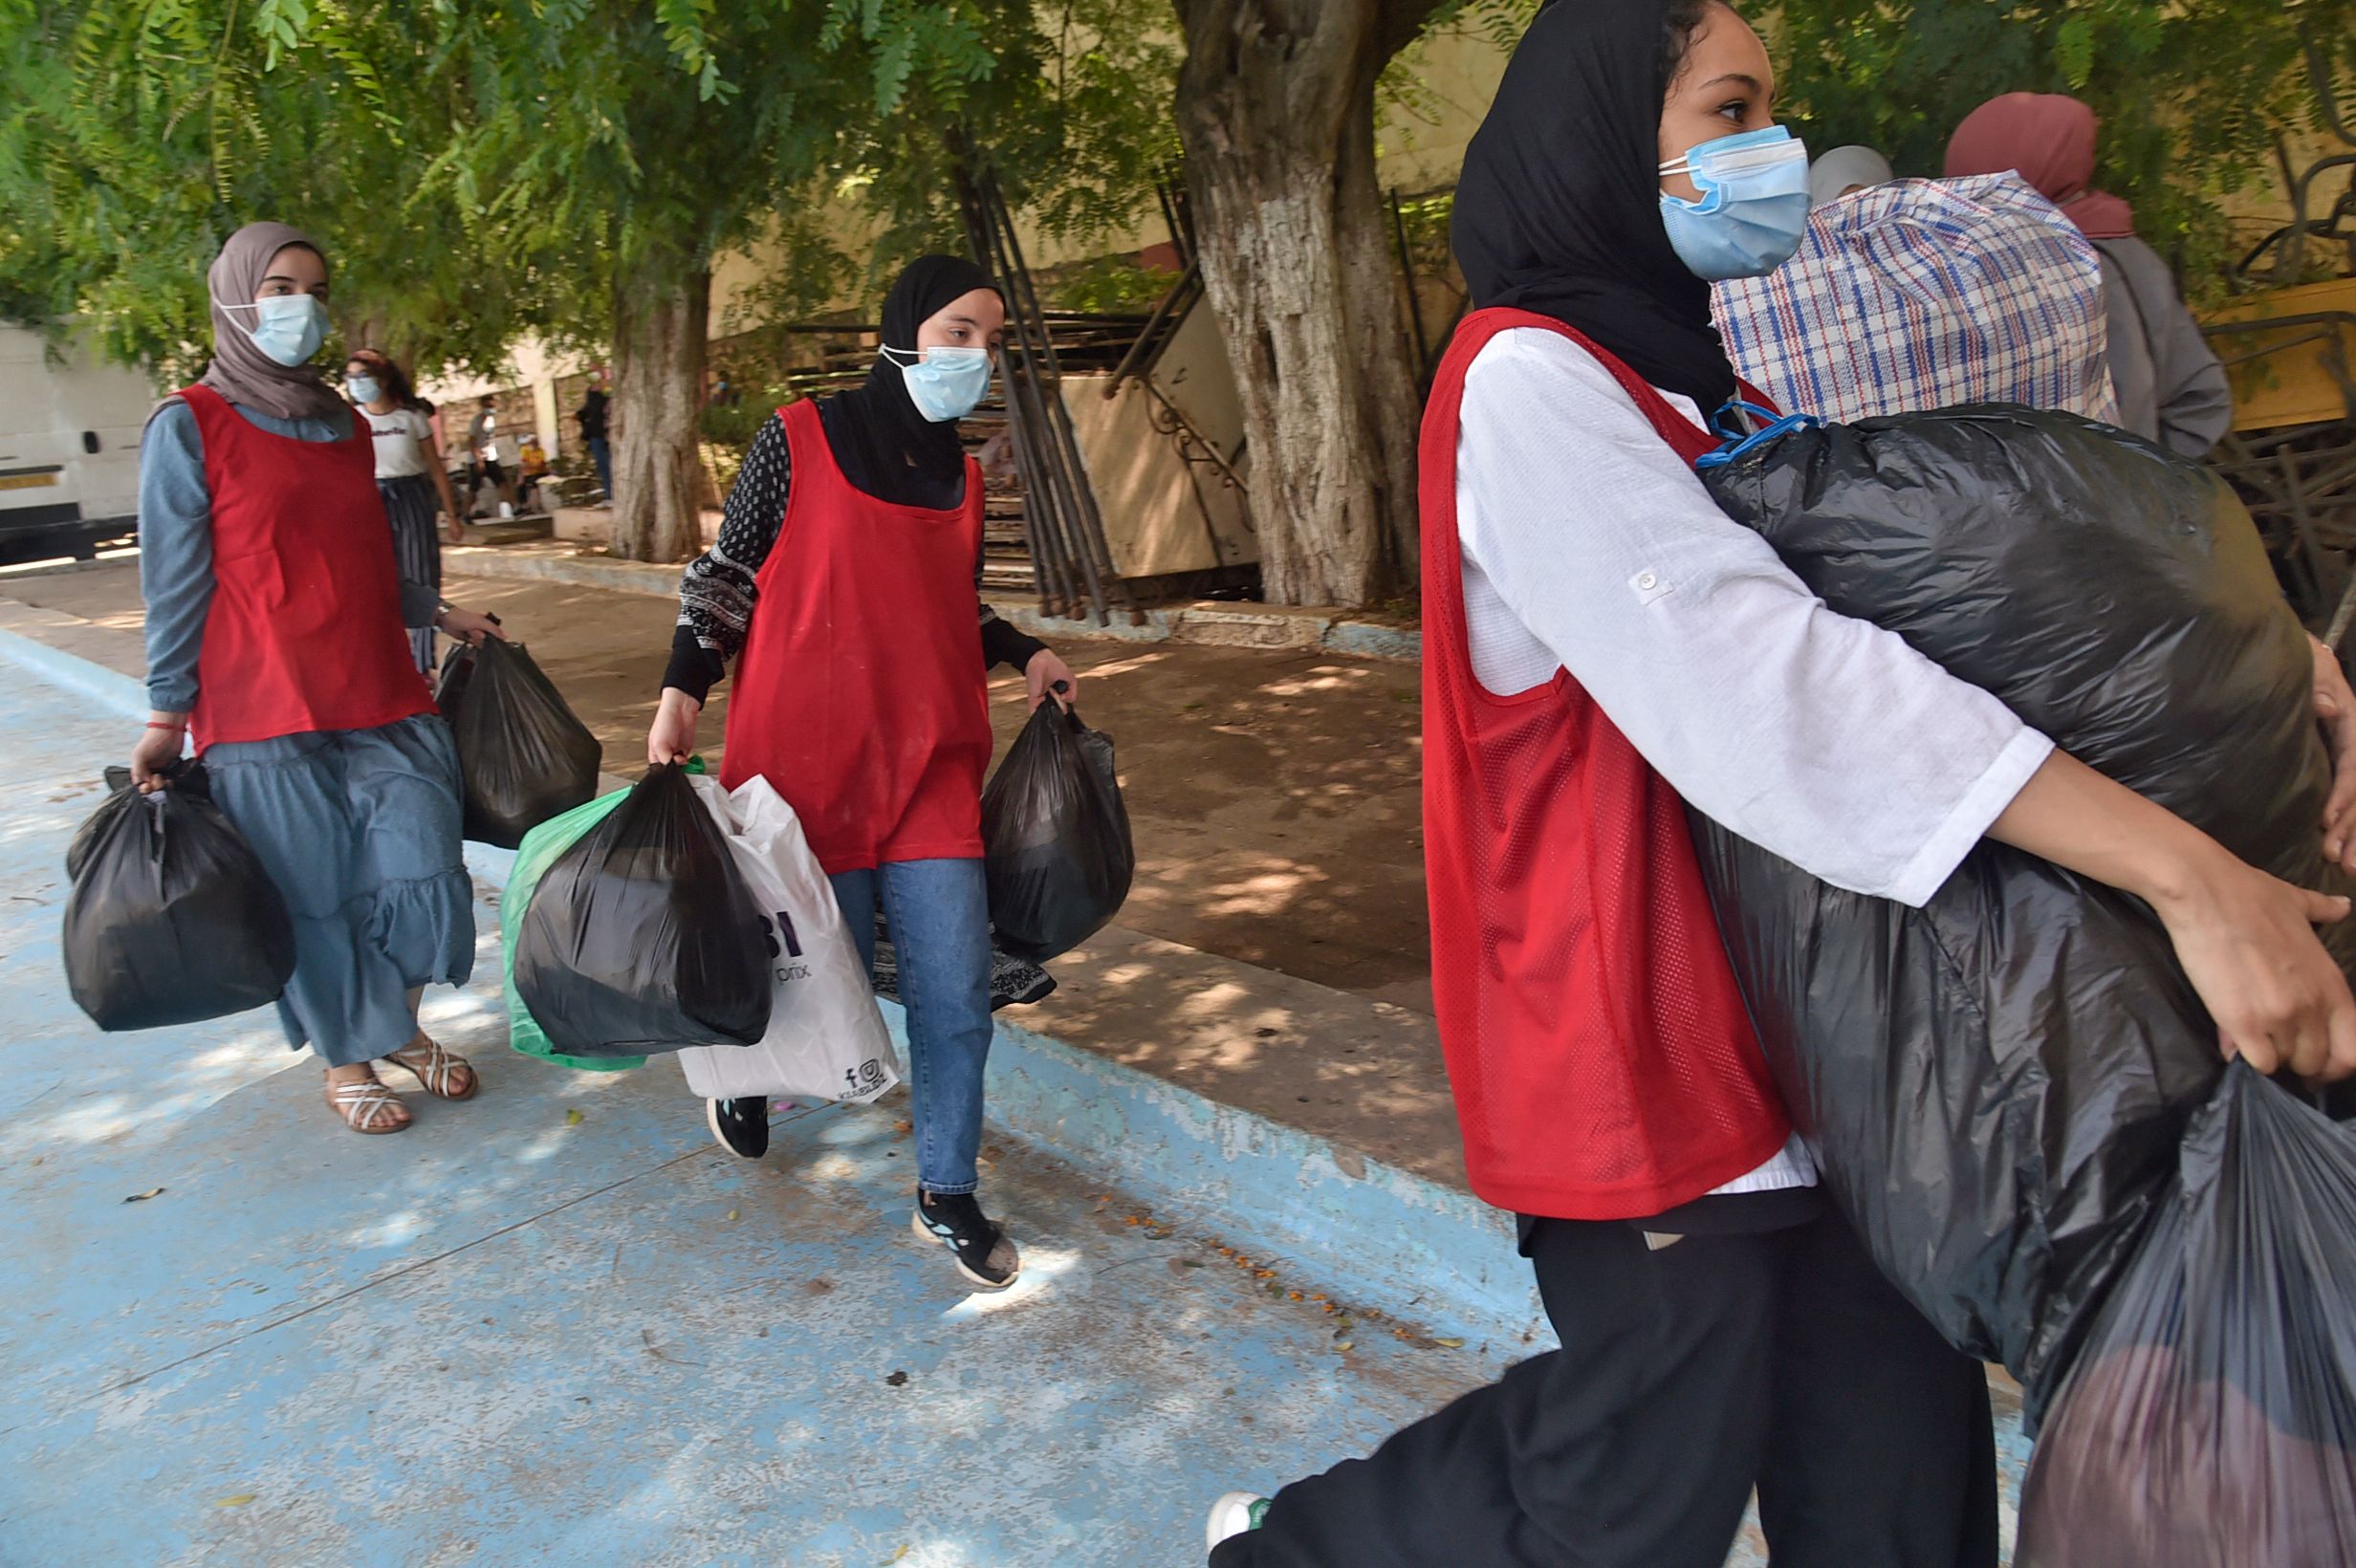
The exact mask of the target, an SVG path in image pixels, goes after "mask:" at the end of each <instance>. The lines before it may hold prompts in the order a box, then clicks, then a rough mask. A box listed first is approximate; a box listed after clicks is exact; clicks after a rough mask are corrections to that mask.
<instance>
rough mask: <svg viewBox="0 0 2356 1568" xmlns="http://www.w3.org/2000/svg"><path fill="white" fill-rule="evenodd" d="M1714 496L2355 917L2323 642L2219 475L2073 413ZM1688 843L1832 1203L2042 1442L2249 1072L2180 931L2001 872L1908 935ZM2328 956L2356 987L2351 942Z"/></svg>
mask: <svg viewBox="0 0 2356 1568" xmlns="http://www.w3.org/2000/svg"><path fill="white" fill-rule="evenodd" d="M1708 478H1709V484H1710V488H1711V490H1712V494H1713V495H1714V496H1715V497H1716V498H1717V500H1718V502H1719V504H1720V505H1721V506H1722V507H1724V508H1725V509H1726V510H1727V512H1729V513H1731V514H1732V515H1733V516H1734V517H1735V518H1736V519H1738V520H1740V521H1742V522H1744V523H1747V524H1749V525H1750V526H1752V527H1753V528H1756V529H1757V530H1758V531H1759V533H1760V534H1763V535H1764V536H1765V537H1766V539H1767V540H1768V542H1769V543H1771V544H1772V545H1774V546H1775V548H1776V551H1777V553H1778V555H1781V556H1782V557H1783V559H1784V560H1785V562H1786V563H1787V564H1789V565H1790V566H1791V567H1792V569H1793V570H1794V571H1795V572H1797V573H1798V574H1799V576H1800V577H1801V578H1802V579H1803V580H1804V581H1805V582H1806V583H1807V584H1808V586H1809V587H1810V588H1812V589H1814V590H1815V591H1816V592H1817V593H1819V594H1820V595H1822V597H1823V598H1824V599H1825V600H1826V602H1827V603H1829V604H1830V605H1831V607H1832V608H1834V609H1835V610H1838V611H1840V612H1842V613H1843V614H1846V615H1851V616H1856V617H1859V618H1862V619H1864V620H1866V621H1875V622H1877V623H1879V624H1881V625H1883V626H1886V627H1888V628H1890V629H1891V630H1894V631H1897V632H1899V633H1901V634H1903V635H1904V636H1905V637H1906V639H1907V640H1908V641H1909V642H1911V643H1912V644H1913V645H1914V646H1915V647H1916V648H1918V649H1920V650H1921V651H1922V652H1923V653H1925V654H1926V655H1928V656H1929V657H1930V658H1931V659H1932V660H1935V661H1936V662H1938V663H1939V664H1943V665H1945V666H1946V667H1947V668H1948V669H1949V670H1951V671H1952V672H1953V673H1954V674H1956V675H1958V676H1960V677H1961V678H1963V679H1964V680H1967V681H1970V682H1973V683H1974V684H1975V685H1978V686H1983V687H1985V688H1987V689H1988V690H1990V691H1993V692H1995V693H1996V695H1997V696H1999V697H2001V698H2003V699H2004V701H2005V702H2006V703H2007V704H2009V705H2010V706H2011V707H2012V708H2013V709H2014V710H2015V711H2016V712H2018V714H2020V716H2021V717H2022V718H2023V719H2025V720H2027V721H2028V722H2029V723H2030V724H2032V725H2034V726H2036V727H2037V728H2039V729H2040V730H2043V731H2044V732H2045V733H2046V734H2048V735H2051V736H2052V737H2053V738H2054V739H2055V740H2056V741H2058V742H2059V743H2060V744H2061V745H2062V747H2064V748H2065V749H2067V750H2068V751H2072V752H2073V753H2075V754H2076V755H2077V756H2079V757H2080V758H2082V759H2083V760H2084V761H2086V762H2088V763H2090V764H2092V765H2093V766H2094V767H2096V768H2098V769H2100V770H2102V771H2103V772H2105V773H2108V774H2110V775H2111V776H2112V777H2114V778H2116V779H2118V780H2120V781H2121V782H2123V783H2125V784H2127V785H2128V786H2129V787H2131V788H2133V789H2136V790H2139V791H2141V792H2143V793H2144V794H2146V795H2150V796H2152V797H2153V798H2155V799H2157V800H2159V801H2161V802H2163V803H2164V804H2166V805H2168V806H2170V807H2171V808H2172V809H2174V810H2175V811H2177V812H2178V813H2180V814H2182V815H2183V816H2184V817H2188V818H2189V819H2191V820H2192V821H2193V822H2195V823H2197V824H2199V825H2200V826H2202V827H2204V828H2206V829H2207V830H2208V831H2210V832H2211V833H2213V834H2214V835H2215V836H2216V837H2217V838H2219V839H2221V840H2222V841H2223V842H2224V843H2225V844H2226V845H2227V846H2228V847H2229V848H2231V849H2233V850H2234V851H2235V852H2236V854H2238V855H2240V856H2242V857H2243V858H2244V859H2245V860H2251V861H2253V862H2254V863H2256V864H2258V865H2261V866H2264V867H2266V868H2267V869H2269V870H2271V871H2273V872H2275V873H2276V874H2277V875H2279V876H2281V877H2283V878H2285V879H2287V880H2289V881H2291V882H2298V883H2301V884H2302V885H2305V886H2309V887H2317V888H2321V889H2323V890H2324V891H2327V892H2345V891H2349V890H2350V887H2349V883H2348V882H2347V880H2346V879H2345V878H2344V877H2342V876H2341V875H2340V874H2338V873H2337V872H2335V871H2330V870H2327V868H2326V867H2325V866H2324V864H2323V857H2322V848H2321V841H2320V839H2321V835H2320V823H2321V820H2322V816H2323V799H2324V796H2325V795H2326V793H2327V790H2328V787H2329V763H2328V760H2327V758H2326V756H2325V754H2324V752H2323V746H2322V743H2321V740H2320V738H2319V736H2318V733H2317V731H2316V729H2315V722H2314V718H2313V712H2312V701H2313V699H2312V682H2313V669H2314V666H2313V662H2312V654H2311V651H2310V647H2309V644H2308V642H2307V641H2306V639H2305V636H2304V634H2303V633H2302V632H2301V628H2300V626H2299V623H2298V621H2297V620H2296V619H2295V618H2294V616H2293V615H2292V613H2291V611H2290V609H2289V608H2288V606H2287V605H2286V604H2285V603H2284V602H2283V599H2282V593H2281V589H2280V587H2279V586H2278V585H2277V583H2276V580H2275V577H2274V574H2273V572H2272V571H2271V569H2270V568H2269V566H2268V563H2267V559H2266V555H2265V552H2264V550H2263V548H2262V547H2261V545H2260V543H2259V541H2258V534H2257V531H2256V530H2255V528H2254V527H2253V526H2252V524H2251V522H2250V519H2249V516H2248V514H2247V513H2246V512H2244V511H2243V509H2242V507H2241V505H2240V503H2239V502H2238V501H2237V500H2236V499H2235V497H2234V495H2233V494H2232V492H2231V491H2230V490H2228V489H2227V488H2226V486H2225V485H2224V483H2223V482H2222V481H2221V480H2219V479H2218V478H2217V477H2216V476H2215V475H2214V473H2212V472H2210V471H2209V470H2208V469H2206V468H2202V467H2200V466H2198V465H2196V464H2192V463H2189V462H2185V461H2183V460H2181V459H2178V458H2175V457H2172V456H2171V455H2170V454H2168V453H2166V452H2164V451H2162V450H2161V449H2160V448H2158V447H2156V446H2151V445H2149V444H2148V443H2146V442H2143V441H2140V440H2138V439H2136V438H2135V437H2133V436H2130V435H2127V434H2126V433H2124V432H2121V431H2117V430H2113V429H2110V428H2108V427H2106V426H2103V425H2093V424H2090V423H2087V422H2085V421H2082V420H2078V419H2075V418H2073V417H2071V416H2069V415H2065V414H2055V413H2040V412H2033V411H2031V410H2028V409H2025V408H2016V407H1967V408H1957V409H1949V410H1945V411H1942V412H1939V413H1934V414H1922V415H1906V416H1899V417H1894V418H1889V419H1878V420H1868V421H1865V422H1863V423H1860V424H1858V425H1847V426H1830V427H1826V428H1824V429H1821V430H1813V431H1797V432H1794V433H1791V434H1788V435H1785V436H1783V437H1782V438H1780V439H1779V440H1778V441H1776V442H1774V443H1772V444H1770V445H1767V446H1764V447H1762V448H1761V449H1759V450H1757V451H1756V452H1753V453H1750V454H1748V455H1745V456H1742V457H1739V458H1737V459H1736V460H1735V461H1734V463H1733V464H1731V465H1729V466H1728V467H1726V468H1721V469H1718V470H1716V471H1715V472H1714V473H1712V474H1710V475H1709V476H1708ZM1695 830H1696V840H1697V842H1698V843H1699V845H1700V846H1701V849H1702V852H1703V860H1704V867H1705V871H1706V873H1707V875H1708V877H1709V879H1710V882H1711V885H1712V894H1713V896H1714V898H1715V899H1716V902H1717V904H1718V914H1719V925H1720V926H1721V928H1722V929H1723V930H1724V932H1725V933H1726V937H1727V943H1728V947H1729V949H1730V951H1731V952H1732V954H1733V956H1734V966H1735V969H1736V971H1737V973H1738V974H1739V975H1740V977H1741V979H1742V982H1743V986H1744V990H1745V992H1746V995H1747V996H1748V998H1749V1001H1750V1003H1751V1008H1752V1013H1753V1016H1754V1018H1755V1020H1756V1023H1757V1025H1758V1029H1759V1034H1760V1036H1761V1038H1762V1040H1763V1041H1764V1043H1765V1045H1766V1047H1767V1052H1768V1055H1769V1057H1770V1060H1771V1061H1772V1063H1773V1065H1774V1069H1775V1074H1776V1078H1777V1081H1778V1086H1779V1087H1780V1088H1781V1090H1782V1093H1783V1096H1784V1099H1785V1101H1786V1102H1787V1103H1788V1104H1789V1106H1790V1107H1791V1109H1792V1113H1793V1115H1794V1117H1795V1118H1796V1119H1797V1121H1798V1122H1799V1123H1800V1128H1801V1130H1802V1132H1803V1133H1804V1134H1805V1135H1806V1136H1807V1137H1808V1138H1809V1139H1810V1140H1811V1141H1812V1143H1814V1144H1815V1146H1816V1148H1817V1149H1818V1151H1819V1154H1820V1157H1821V1164H1822V1167H1823V1171H1824V1179H1825V1182H1826V1184H1827V1187H1828V1189H1829V1190H1830V1191H1831V1193H1832V1194H1833V1196H1834V1198H1835V1199H1836V1200H1837V1201H1838V1202H1839V1204H1840V1205H1841V1207H1842V1209H1843V1211H1844V1212H1845V1213H1846V1214H1847V1215H1848V1217H1849V1218H1850V1219H1851V1221H1852V1222H1854V1224H1855V1225H1856V1227H1857V1230H1858V1232H1859V1234H1860V1235H1861V1236H1862V1237H1863V1238H1864V1239H1865V1244H1866V1246H1867V1247H1868V1248H1869V1249H1870V1250H1871V1252H1872V1253H1873V1255H1874V1257H1875V1259H1876V1260H1877V1261H1878V1262H1879V1263H1880V1264H1881V1266H1882V1268H1883V1271H1884V1272H1885V1273H1886V1274H1888V1275H1889V1277H1890V1278H1891V1279H1892V1280H1894V1281H1895V1282H1896V1283H1897V1284H1898V1285H1899V1287H1900V1288H1901V1289H1902V1290H1904V1291H1905V1292H1906V1293H1907V1295H1908V1296H1909V1297H1910V1298H1911V1299H1912V1300H1913V1301H1914V1302H1915V1304H1916V1305H1917V1306H1919V1307H1921V1308H1922V1310H1923V1312H1924V1313H1925V1314H1926V1315H1927V1316H1928V1317H1929V1318H1931V1321H1932V1322H1933V1323H1934V1324H1936V1325H1937V1327H1938V1328H1939V1330H1940V1332H1941V1333H1942V1334H1944V1335H1945V1336H1946V1337H1947V1339H1949V1340H1950V1341H1951V1342H1952V1343H1953V1344H1955V1345H1956V1346H1958V1347H1959V1348H1961V1349H1963V1350H1966V1351H1968V1352H1970V1353H1972V1354H1974V1355H1976V1356H1980V1357H1983V1358H1986V1359H1988V1360H1992V1361H2002V1362H2003V1363H2004V1364H2005V1365H2006V1366H2008V1367H2010V1368H2011V1369H2012V1370H2013V1372H2014V1373H2015V1374H2016V1375H2017V1376H2018V1377H2019V1379H2020V1380H2021V1382H2022V1383H2023V1385H2024V1387H2025V1389H2026V1392H2027V1396H2028V1398H2027V1408H2028V1413H2029V1416H2030V1419H2031V1421H2032V1422H2034V1421H2035V1420H2036V1419H2037V1417H2038V1416H2039V1414H2040V1412H2041V1410H2042V1407H2043V1405H2044V1403H2045V1402H2046V1400H2047V1399H2048V1398H2050V1396H2051V1394H2052V1391H2053V1386H2054V1383H2055V1381H2056V1378H2057V1376H2058V1375H2059V1374H2061V1373H2062V1372H2063V1371H2064V1370H2065V1369H2066V1367H2067V1365H2068V1362H2069V1360H2070V1356H2071V1354H2072V1352H2073V1351H2074V1350H2075V1348H2076V1347H2077V1345H2078V1344H2079V1343H2080V1342H2082V1341H2083V1339H2084V1336H2085V1334H2086V1332H2087V1330H2088V1328H2089V1327H2090V1326H2091V1322H2092V1319H2093V1315H2094V1313H2095V1311H2096V1310H2097V1309H2099V1308H2100V1306H2101V1305H2102V1302H2103V1300H2104V1298H2105V1296H2106V1295H2107V1294H2108V1292H2109V1289H2110V1287H2111V1286H2112V1285H2113V1284H2114V1283H2115V1282H2116V1281H2117V1280H2118V1279H2119V1277H2120V1276H2121V1274H2122V1271H2123V1270H2124V1269H2125V1268H2126V1267H2127V1264H2128V1261H2129V1259H2130V1257H2131V1256H2132V1255H2133V1253H2134V1251H2135V1248H2136V1246H2137V1244H2138V1240H2139V1238H2140V1237H2141V1235H2142V1233H2143V1231H2144V1230H2145V1229H2146V1227H2147V1225H2148V1224H2149V1222H2150V1219H2151V1216H2152V1214H2153V1211H2154V1210H2155V1209H2156V1208H2157V1207H2158V1206H2159V1205H2160V1204H2161V1203H2162V1202H2163V1200H2164V1199H2165V1198H2166V1196H2167V1194H2168V1193H2169V1192H2170V1191H2171V1188H2172V1185H2173V1184H2174V1182H2175V1180H2176V1177H2177V1170H2178V1159H2177V1148H2178V1144H2179V1142H2180V1140H2181V1138H2182V1135H2183V1133H2184V1130H2185V1127H2186V1124H2187V1122H2188V1121H2189V1119H2190V1118H2191V1117H2192V1115H2193V1114H2194V1112H2195V1111H2196V1110H2198V1109H2199V1108H2200V1107H2201V1106H2202V1105H2203V1104H2204V1103H2206V1102H2207V1101H2208V1100H2209V1099H2210V1097H2211V1095H2212V1093H2213V1092H2214V1090H2215V1088H2216V1086H2217V1083H2218V1081H2219V1078H2220V1077H2221V1076H2222V1074H2223V1071H2224V1064H2223V1062H2222V1060H2221V1059H2220V1057H2219V1055H2218V1049H2217V1035H2216V1030H2215V1027H2214V1023H2213V1022H2212V1021H2211V1020H2210V1019H2209V1017H2208V1016H2207V1014H2206V1013H2205V1011H2204V1010H2203V1009H2202V1007H2201V1005H2200V1002H2199V1000H2198V998H2197V997H2196V996H2195V994H2194V993H2193V991H2192V986H2191V984H2190V982H2189V981H2188V980H2187V979H2186V978H2185V976H2184V974H2183V971H2182V970H2181V969H2180V968H2179V967H2178V966H2177V964H2176V963H2175V961H2174V958H2173V955H2172V952H2171V947H2170V944H2169V941H2168V938H2167V935H2166V933H2165V931H2164V930H2163V929H2162V928H2161V926H2160V925H2159V923H2158V921H2157V920H2156V918H2155V917H2153V915H2152V914H2151V913H2150V912H2149V909H2147V908H2146V907H2145V906H2144V905H2143V904H2140V903H2138V902H2137V901H2135V900H2132V899H2129V898H2127V897H2125V896H2123V895H2119V894H2116V893H2113V892H2111V891H2110V890H2108V889H2106V888H2102V887H2099V886H2093V885H2090V884H2088V883H2086V882H2083V881H2081V880H2080V879H2078V878H2076V877H2074V876H2072V875H2070V874H2069V873H2067V872H2064V871H2062V870H2061V869H2059V868H2058V867H2055V866H2053V865H2051V864H2049V863H2047V862H2045V861H2043V860H2037V859H2036V858H2034V857H2031V856H2027V855H2023V854H2020V853H2018V852H2016V851H2013V850H2010V849H2007V848H2005V847H2004V846H2002V845H1998V844H1994V843H1983V844H1981V845H1980V846H1979V847H1978V848H1977V849H1975V850H1974V852H1973V853H1972V854H1971V855H1970V856H1969V857H1968V858H1967V859H1966V860H1965V861H1964V863H1963V864H1962V866H1961V867H1960V868H1959V869H1958V870H1957V871H1956V873H1955V874H1954V876H1953V877H1952V878H1951V879H1950V880H1949V882H1948V883H1947V884H1946V885H1945V886H1944V887H1942V888H1941V889H1940V890H1939V892H1938V893H1937V894H1936V895H1935V896H1934V897H1933V898H1932V899H1931V902H1930V904H1929V905H1928V906H1927V907H1925V908H1923V909H1920V910H1913V909H1907V908H1904V907H1901V906H1900V905H1898V904H1891V903H1888V902H1887V901H1883V900H1879V899H1872V898H1865V897H1862V896H1859V895H1857V894H1853V893H1848V892H1844V891H1842V890H1840V889H1837V888H1833V887H1830V886H1827V885H1826V884H1824V883H1822V882H1818V881H1817V880H1816V879H1814V878H1813V877H1810V876H1808V875H1806V874H1805V873H1803V872H1801V871H1800V870H1799V869H1798V868H1797V867H1794V866H1792V865H1791V864H1789V863H1788V862H1786V861H1783V860H1778V859H1777V858H1776V857H1774V856H1772V855H1769V854H1767V853H1766V852H1764V851H1763V850H1760V849H1759V848H1757V847H1756V846H1755V845H1752V844H1749V843H1746V842H1744V841H1743V840H1741V839H1739V838H1735V837H1734V835H1732V834H1729V833H1727V832H1725V831H1724V830H1722V829H1720V828H1718V827H1716V826H1715V825H1714V824H1712V823H1709V822H1707V821H1705V820H1703V819H1701V818H1699V817H1696V818H1695ZM2325 936H2326V941H2327V942H2328V944H2329V945H2330V946H2331V947H2332V948H2333V950H2334V953H2335V956H2337V957H2338V958H2339V959H2340V961H2341V963H2342V964H2343V966H2344V967H2345V966H2346V965H2348V963H2349V961H2350V960H2351V958H2356V946H2352V944H2356V929H2351V928H2349V927H2348V926H2338V927H2332V928H2329V929H2327V931H2326V932H2325Z"/></svg>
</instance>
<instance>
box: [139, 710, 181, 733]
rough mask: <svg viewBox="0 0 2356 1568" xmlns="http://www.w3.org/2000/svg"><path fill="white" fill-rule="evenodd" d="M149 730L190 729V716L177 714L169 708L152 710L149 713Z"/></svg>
mask: <svg viewBox="0 0 2356 1568" xmlns="http://www.w3.org/2000/svg"><path fill="white" fill-rule="evenodd" d="M147 728H148V729H150V730H185V729H187V728H188V715H187V714H185V713H175V712H173V711H172V710H171V709H169V708H150V709H148V711H147Z"/></svg>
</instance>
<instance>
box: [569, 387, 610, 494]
mask: <svg viewBox="0 0 2356 1568" xmlns="http://www.w3.org/2000/svg"><path fill="white" fill-rule="evenodd" d="M605 417H606V410H605V372H604V371H602V370H599V371H596V372H594V373H592V374H591V376H590V378H589V390H588V391H586V392H584V393H582V394H581V396H580V406H579V407H578V408H577V409H575V410H574V411H573V420H574V423H576V424H578V425H579V426H580V440H581V445H582V446H586V447H588V448H589V461H590V462H591V463H593V464H595V465H596V466H597V470H598V489H600V490H603V491H604V492H605V494H604V501H605V504H606V505H608V506H611V505H613V501H614V453H613V448H612V447H611V446H608V445H607V444H606V439H605Z"/></svg>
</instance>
